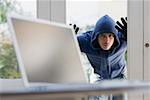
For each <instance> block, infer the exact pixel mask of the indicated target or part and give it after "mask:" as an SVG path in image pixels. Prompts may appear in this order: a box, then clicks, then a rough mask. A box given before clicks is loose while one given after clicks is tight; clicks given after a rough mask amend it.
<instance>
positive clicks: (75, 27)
mask: <svg viewBox="0 0 150 100" xmlns="http://www.w3.org/2000/svg"><path fill="white" fill-rule="evenodd" d="M69 25H70V26H72V27H73V29H74V31H75V33H76V34H77V33H78V31H79V27H77V25H76V24H69Z"/></svg>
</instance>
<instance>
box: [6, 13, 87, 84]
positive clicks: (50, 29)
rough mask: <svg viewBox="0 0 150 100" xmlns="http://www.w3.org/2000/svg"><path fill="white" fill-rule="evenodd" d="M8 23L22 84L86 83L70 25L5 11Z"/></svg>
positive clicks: (77, 47) (76, 43) (78, 50)
mask: <svg viewBox="0 0 150 100" xmlns="http://www.w3.org/2000/svg"><path fill="white" fill-rule="evenodd" d="M8 24H9V26H10V30H11V33H12V38H13V45H14V48H15V53H16V55H17V61H18V65H19V68H20V71H21V75H22V78H23V81H24V84H25V85H26V86H30V85H31V84H32V83H42V84H49V83H50V84H72V83H73V84H74V83H75V84H76V83H77V84H78V83H80V84H81V83H87V78H86V74H85V72H84V68H83V64H82V61H81V52H80V49H79V46H78V42H77V39H76V37H75V34H74V32H73V30H72V29H71V27H70V26H67V25H65V24H60V23H56V22H50V21H44V20H41V19H35V18H34V19H33V18H25V17H23V16H18V15H17V16H16V15H8ZM38 85H39V84H38Z"/></svg>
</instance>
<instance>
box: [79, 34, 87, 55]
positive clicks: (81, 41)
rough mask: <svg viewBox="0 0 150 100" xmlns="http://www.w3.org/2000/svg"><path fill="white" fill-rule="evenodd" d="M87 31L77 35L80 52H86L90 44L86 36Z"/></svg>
mask: <svg viewBox="0 0 150 100" xmlns="http://www.w3.org/2000/svg"><path fill="white" fill-rule="evenodd" d="M88 34H89V33H82V34H80V35H78V36H77V40H78V43H79V46H80V50H81V52H84V53H86V52H87V50H88V48H89V46H90V38H89V36H88Z"/></svg>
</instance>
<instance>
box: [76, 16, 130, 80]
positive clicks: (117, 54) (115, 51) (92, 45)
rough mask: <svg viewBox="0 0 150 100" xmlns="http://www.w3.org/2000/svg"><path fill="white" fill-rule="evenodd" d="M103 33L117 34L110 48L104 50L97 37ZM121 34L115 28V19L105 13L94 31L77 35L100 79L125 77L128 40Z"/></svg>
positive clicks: (83, 50) (81, 47)
mask: <svg viewBox="0 0 150 100" xmlns="http://www.w3.org/2000/svg"><path fill="white" fill-rule="evenodd" d="M102 33H113V34H114V36H115V37H114V38H115V41H114V44H113V46H112V47H111V48H110V50H103V49H102V48H101V47H100V46H99V44H98V41H97V37H98V35H99V34H102ZM120 34H121V33H120ZM120 34H119V33H118V31H117V30H116V28H115V22H114V20H113V19H112V18H111V17H109V16H108V15H105V16H103V17H101V18H100V19H99V20H98V21H97V23H96V25H95V28H94V30H93V31H88V32H86V33H83V34H81V35H79V36H77V38H78V41H79V46H80V49H81V51H82V52H84V53H86V55H87V57H88V59H89V61H90V63H91V65H92V67H93V68H94V72H95V73H97V74H99V75H100V79H114V78H123V77H124V74H123V73H124V68H125V66H126V62H125V57H124V54H125V51H126V49H127V42H126V41H125V40H123V39H122V38H121V37H120V36H121V35H120Z"/></svg>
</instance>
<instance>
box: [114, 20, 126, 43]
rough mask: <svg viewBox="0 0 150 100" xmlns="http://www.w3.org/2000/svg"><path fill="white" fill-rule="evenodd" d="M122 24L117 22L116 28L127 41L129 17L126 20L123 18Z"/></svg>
mask: <svg viewBox="0 0 150 100" xmlns="http://www.w3.org/2000/svg"><path fill="white" fill-rule="evenodd" d="M121 22H122V24H121V23H120V22H119V21H117V22H116V24H117V25H116V26H115V28H116V29H117V30H118V32H121V33H122V37H123V38H124V39H125V40H127V17H126V18H123V17H121Z"/></svg>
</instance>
